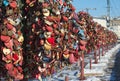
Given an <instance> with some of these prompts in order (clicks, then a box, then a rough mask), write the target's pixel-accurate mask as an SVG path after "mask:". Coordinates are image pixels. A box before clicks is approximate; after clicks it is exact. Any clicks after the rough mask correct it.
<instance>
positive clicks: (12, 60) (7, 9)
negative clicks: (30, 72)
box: [0, 0, 24, 79]
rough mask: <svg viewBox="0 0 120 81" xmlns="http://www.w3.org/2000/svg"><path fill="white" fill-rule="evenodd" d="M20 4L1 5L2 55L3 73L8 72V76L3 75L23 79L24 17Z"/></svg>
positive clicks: (12, 0)
mask: <svg viewBox="0 0 120 81" xmlns="http://www.w3.org/2000/svg"><path fill="white" fill-rule="evenodd" d="M18 3H19V2H18V1H16V0H3V1H2V4H1V5H0V20H1V21H0V39H1V40H0V42H1V45H0V47H1V53H0V54H1V57H2V61H3V64H4V67H3V68H2V69H1V71H5V70H7V71H6V72H7V74H8V75H6V74H2V75H3V76H11V77H13V78H14V79H23V73H22V72H23V69H22V61H23V53H22V44H23V41H24V38H23V34H22V33H21V17H22V16H21V13H20V9H19V4H18ZM4 68H5V69H4Z"/></svg>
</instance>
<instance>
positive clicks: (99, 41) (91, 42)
mask: <svg viewBox="0 0 120 81" xmlns="http://www.w3.org/2000/svg"><path fill="white" fill-rule="evenodd" d="M0 6H1V7H0V9H1V10H0V12H1V13H0V17H1V18H0V20H1V21H0V30H1V35H0V37H1V53H0V54H1V56H2V61H3V62H4V67H5V70H6V72H5V73H7V74H8V75H7V76H8V77H11V78H13V79H15V80H22V79H23V78H31V77H32V78H33V77H34V78H38V79H45V78H46V77H47V76H50V75H52V74H54V73H55V72H57V70H58V69H61V68H64V67H65V66H68V65H70V64H73V63H76V62H77V61H78V60H80V59H79V58H80V57H81V54H82V53H84V54H85V53H87V52H89V51H90V50H93V49H95V50H96V49H97V48H99V47H101V46H105V45H108V44H112V43H116V40H117V36H116V35H115V34H114V33H113V32H111V31H109V30H107V29H106V28H104V27H102V26H101V25H100V24H98V23H97V22H94V21H93V19H92V17H91V16H90V15H89V14H88V13H86V12H83V11H80V12H78V13H76V12H75V10H76V9H75V7H74V6H73V5H72V1H71V0H24V1H23V0H22V1H20V0H2V4H1V5H0ZM2 69H3V68H2ZM3 73H4V72H3ZM3 76H4V77H6V75H5V74H3Z"/></svg>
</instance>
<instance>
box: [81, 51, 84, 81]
mask: <svg viewBox="0 0 120 81" xmlns="http://www.w3.org/2000/svg"><path fill="white" fill-rule="evenodd" d="M81 58H82V61H81V69H80V70H81V75H80V80H84V79H85V77H84V53H83V51H82V54H81Z"/></svg>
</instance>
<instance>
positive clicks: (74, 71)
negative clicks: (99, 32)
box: [48, 44, 120, 81]
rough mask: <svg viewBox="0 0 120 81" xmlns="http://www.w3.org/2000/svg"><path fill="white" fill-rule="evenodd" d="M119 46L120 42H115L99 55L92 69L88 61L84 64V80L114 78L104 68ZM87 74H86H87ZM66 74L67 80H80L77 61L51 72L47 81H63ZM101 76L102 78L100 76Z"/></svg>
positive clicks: (97, 80)
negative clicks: (110, 47)
mask: <svg viewBox="0 0 120 81" xmlns="http://www.w3.org/2000/svg"><path fill="white" fill-rule="evenodd" d="M119 48H120V44H117V45H116V46H114V47H113V48H112V49H110V50H109V51H108V52H106V53H105V55H104V56H101V59H100V60H99V61H98V64H94V63H92V69H89V68H88V67H89V63H88V64H87V65H86V66H85V71H84V72H85V77H86V80H84V81H103V79H104V81H109V80H110V79H111V80H112V79H113V80H114V77H113V78H112V77H111V74H108V73H107V74H106V72H105V69H107V66H108V63H109V62H110V61H109V59H110V58H111V57H112V56H113V55H115V54H116V53H117V52H118V51H119ZM87 74H88V75H89V76H88V75H87ZM66 76H68V78H69V81H80V80H79V79H80V78H79V77H80V68H79V66H78V63H76V64H73V65H71V66H68V67H65V68H64V69H62V70H61V71H60V72H58V73H56V74H53V75H52V76H51V77H48V80H49V81H64V80H65V77H66ZM101 77H102V78H101Z"/></svg>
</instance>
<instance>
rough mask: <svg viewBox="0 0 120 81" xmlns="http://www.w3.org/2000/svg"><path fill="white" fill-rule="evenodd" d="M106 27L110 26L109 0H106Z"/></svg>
mask: <svg viewBox="0 0 120 81" xmlns="http://www.w3.org/2000/svg"><path fill="white" fill-rule="evenodd" d="M107 27H110V0H107Z"/></svg>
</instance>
